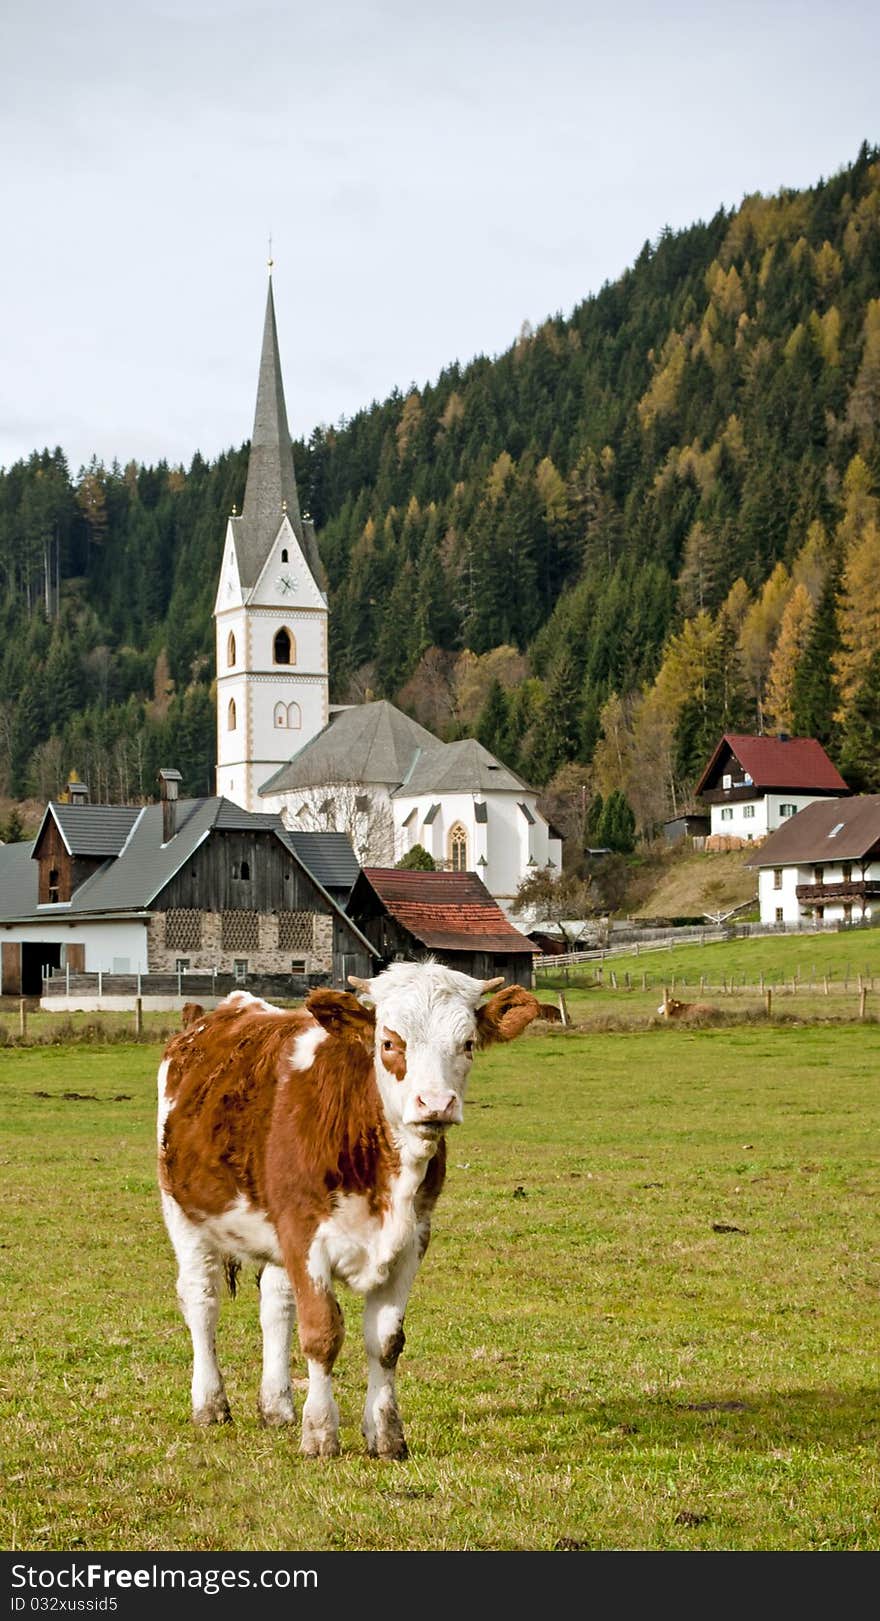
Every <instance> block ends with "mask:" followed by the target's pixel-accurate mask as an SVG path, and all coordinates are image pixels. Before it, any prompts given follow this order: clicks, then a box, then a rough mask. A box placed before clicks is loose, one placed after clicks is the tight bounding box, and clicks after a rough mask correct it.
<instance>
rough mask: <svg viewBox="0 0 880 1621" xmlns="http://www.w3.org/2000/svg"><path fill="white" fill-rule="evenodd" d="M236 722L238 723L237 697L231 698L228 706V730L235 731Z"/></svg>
mask: <svg viewBox="0 0 880 1621" xmlns="http://www.w3.org/2000/svg"><path fill="white" fill-rule="evenodd" d="M236 724H237V722H236V718H235V699H234V698H230V700H229V707H228V709H227V711H226V730H227V731H228V732H234V731H235V728H236Z"/></svg>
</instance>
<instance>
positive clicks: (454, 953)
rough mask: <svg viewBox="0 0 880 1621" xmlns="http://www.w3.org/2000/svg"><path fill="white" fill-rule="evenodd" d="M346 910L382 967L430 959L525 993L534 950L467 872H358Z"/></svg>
mask: <svg viewBox="0 0 880 1621" xmlns="http://www.w3.org/2000/svg"><path fill="white" fill-rule="evenodd" d="M348 910H349V913H350V915H351V916H352V917H353V918H354V920H355V922H356V923H357V925H358V927H359V928H360V929H361V930H362V931H363V934H364V935H365V936H366V938H367V939H368V940H369V941H370V944H371V945H372V946H373V948H374V950H375V951H377V952H378V954H379V957H380V960H381V962H382V964H383V966H387V964H388V963H391V962H395V961H399V960H403V961H418V960H420V959H422V958H424V957H428V956H430V957H433V958H434V959H435V961H437V962H442V963H445V964H446V966H447V967H449V968H458V969H459V970H460V971H461V972H462V973H463V974H471V975H472V976H473V977H474V978H475V979H494V978H495V977H496V976H497V975H499V974H503V975H504V977H505V979H506V981H507V983H508V984H509V985H525V986H527V987H529V988H530V987H531V984H532V978H533V962H534V958H535V955H536V954H538V948H537V947H536V946H535V945H534V944H533V942H532V941H531V940H530V939H529V938H528V936H527V935H525V934H521V933H520V931H519V930H518V929H515V928H514V926H513V924H512V923H511V922H509V920H508V918H507V917H506V916H505V914H504V912H503V911H502V910H501V907H500V906H499V905H498V902H497V901H496V900H494V899H493V897H492V895H490V893H489V891H488V889H487V888H486V886H485V884H484V883H483V882H482V880H481V879H480V878H478V877H477V874H476V873H475V872H424V871H419V870H411V871H407V870H405V869H404V870H401V869H400V868H397V867H394V868H384V867H365V868H364V869H363V871H362V873H361V875H360V877H359V878H358V880H357V883H356V884H355V886H354V889H353V890H352V893H351V898H350V900H349V903H348Z"/></svg>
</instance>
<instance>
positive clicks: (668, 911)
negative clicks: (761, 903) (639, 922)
mask: <svg viewBox="0 0 880 1621" xmlns="http://www.w3.org/2000/svg"><path fill="white" fill-rule="evenodd" d="M746 856H747V852H746V851H744V850H743V851H740V850H734V851H729V852H726V853H724V854H721V853H719V854H717V855H705V854H702V853H699V852H697V851H694V850H688V851H687V852H684V851H682V852H681V853H678V852H675V851H670V852H669V854H668V856H665V857H664V858H663V859H662V861H661V864H660V866H659V869H658V872H657V876H656V880H655V882H654V883H653V885H652V886H651V888H650V889H648V890H647V891H646V892H643V893H642V894H640V895H639V896H638V913H639V915H640V916H641V917H669V918H672V917H702V916H703V915H704V913H707V912H709V913H711V912H729V911H732V910H733V908H734V907H738V906H743V905H745V903H746V902H747V901H750V900H752V899H753V898H755V897H756V896H757V892H758V882H757V875H756V874H755V873H754V872H753V871H752V870H751V869H750V868H748V867H746V865H745V861H746ZM755 916H756V917H757V903H756V907H755Z"/></svg>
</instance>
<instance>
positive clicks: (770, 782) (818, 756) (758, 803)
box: [695, 732, 849, 848]
mask: <svg viewBox="0 0 880 1621" xmlns="http://www.w3.org/2000/svg"><path fill="white" fill-rule="evenodd" d="M695 791H696V794H697V797H698V798H699V799H702V800H703V802H704V803H705V804H706V805H707V806H708V807H709V819H710V826H709V836H710V837H718V836H721V837H725V838H727V839H732V840H736V841H738V842H739V843H741V844H752V843H754V842H755V841H756V840H759V839H764V838H766V837H767V835H768V834H770V833H773V832H774V831H775V829H776V828H778V827H781V826H782V825H783V823H785V822H787V821H789V820H790V819H791V818H792V817H793V816H797V815H798V814H799V812H801V811H802V810H805V809H806V807H807V806H808V805H812V804H813V802H814V801H815V800H822V801H825V800H827V799H832V798H833V799H837V798H840V797H841V796H843V795H847V794H849V788H848V787H847V785H846V783H845V782H844V780H843V778H842V776H841V775H840V772H839V771H838V770H837V768H836V766H834V765H833V764H832V762H831V761H830V760H829V758H828V755H827V754H826V753H825V750H824V749H823V747H822V745H821V743H819V742H818V741H817V740H816V738H814V737H787V736H786V735H785V734H784V733H781V734H779V735H777V736H771V737H751V736H747V735H742V734H740V733H733V732H726V733H725V735H724V736H723V737H722V739H721V742H720V743H719V744H718V747H717V748H716V750H715V753H714V754H713V756H712V758H711V760H710V761H709V764H708V765H707V766H706V769H705V771H704V772H703V775H702V777H701V778H700V780H699V782H698V783H697V787H696V790H695ZM733 848H736V845H735V844H734V845H733Z"/></svg>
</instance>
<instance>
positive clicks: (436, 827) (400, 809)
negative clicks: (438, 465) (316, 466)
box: [214, 267, 562, 907]
mask: <svg viewBox="0 0 880 1621" xmlns="http://www.w3.org/2000/svg"><path fill="white" fill-rule="evenodd" d="M328 612H329V608H328V596H327V580H326V578H325V575H324V571H323V568H322V565H321V560H320V556H319V553H318V546H317V541H316V538H315V531H314V526H313V524H312V522H311V520H310V518H309V517H308V515H307V514H304V513H303V512H302V510H301V508H300V503H299V497H298V493H297V487H296V475H295V472H294V464H293V449H292V445H291V437H290V430H289V427H288V422H287V409H286V405H285V400H284V385H283V381H282V375H281V361H280V354H279V347H278V332H277V327H276V321H275V305H274V299H273V292H272V277H271V267H270V276H269V287H268V294H267V299H266V317H265V323H264V327H263V344H262V352H261V355H260V370H259V379H258V384H257V404H256V412H255V416H254V430H253V437H252V439H251V448H250V459H249V463H248V473H247V482H246V486H245V494H244V503H243V506H242V510H241V512H240V513H238V512H236V511H235V509H233V512H232V514H231V516H230V517H229V520H228V523H227V529H226V540H225V544H224V549H223V559H222V563H221V568H220V581H219V585H218V589H217V598H216V603H215V607H214V621H215V627H216V659H217V688H216V690H217V794H218V795H221V796H224V797H225V798H226V799H229V800H232V801H233V802H234V803H235V804H237V805H239V806H241V807H242V808H243V809H244V810H247V811H267V812H275V813H277V814H280V816H281V818H282V820H283V822H284V825H285V827H287V828H289V829H291V830H293V831H299V832H307V831H330V830H335V831H338V832H340V833H346V834H347V835H348V837H349V838H350V840H351V843H352V846H353V848H354V850H355V853H356V855H357V858H358V860H359V862H360V863H361V865H363V866H371V867H393V866H394V865H395V863H396V862H397V861H398V860H399V859H400V858H401V857H402V856H404V855H405V854H406V853H407V851H409V850H411V849H412V848H413V847H414V846H416V845H420V846H421V847H422V848H423V849H425V850H427V852H428V853H429V855H431V856H432V858H433V860H434V863H435V866H436V867H437V868H440V869H441V870H450V871H457V872H475V873H477V875H478V876H479V877H480V878H481V879H482V881H483V883H484V884H485V885H486V888H487V889H488V890H489V892H490V894H491V895H493V896H495V898H496V899H497V900H498V901H499V902H500V903H501V905H502V907H503V906H504V904H505V902H510V901H511V900H512V899H513V897H514V896H515V894H516V890H517V888H518V886H519V885H520V883H522V881H523V879H525V878H527V877H529V876H530V875H531V874H533V873H534V872H536V871H538V870H540V869H542V868H543V869H546V870H548V871H550V872H558V871H560V870H561V866H562V844H561V840H560V837H559V835H558V833H557V832H556V830H555V829H554V828H553V827H552V826H551V825H550V824H549V823H548V822H547V821H546V819H545V817H544V816H542V814H541V812H540V811H539V810H538V805H537V794H536V792H535V790H534V789H533V788H531V787H529V785H528V784H527V783H525V782H523V780H522V779H521V778H520V777H519V776H517V775H516V773H515V772H514V771H512V770H510V768H509V767H508V766H506V765H504V764H503V763H502V762H501V761H499V760H497V759H495V757H494V756H493V755H491V754H490V753H489V752H488V750H487V749H485V748H483V747H482V745H481V744H480V743H478V742H477V741H476V740H475V739H473V738H467V739H464V740H463V741H460V742H456V743H443V742H442V741H441V740H440V739H439V738H438V737H435V736H434V735H433V733H431V732H429V731H427V730H426V729H425V727H423V726H420V725H418V723H417V722H416V721H414V720H412V719H411V718H410V717H409V716H408V715H405V714H404V713H403V712H402V710H400V709H397V708H396V707H395V706H394V705H393V704H390V703H388V702H386V701H384V700H382V701H378V702H367V703H363V704H355V705H343V704H336V705H334V704H331V703H330V701H329V695H330V672H329V665H328V635H327V627H328Z"/></svg>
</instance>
